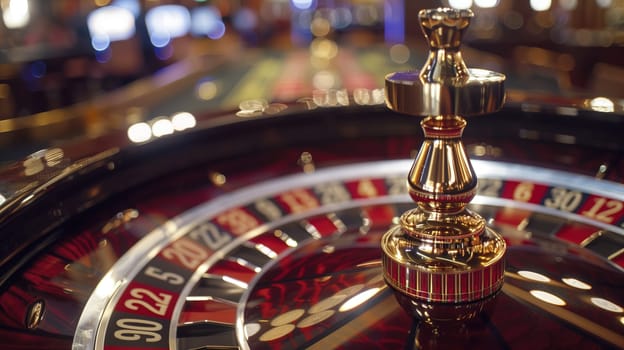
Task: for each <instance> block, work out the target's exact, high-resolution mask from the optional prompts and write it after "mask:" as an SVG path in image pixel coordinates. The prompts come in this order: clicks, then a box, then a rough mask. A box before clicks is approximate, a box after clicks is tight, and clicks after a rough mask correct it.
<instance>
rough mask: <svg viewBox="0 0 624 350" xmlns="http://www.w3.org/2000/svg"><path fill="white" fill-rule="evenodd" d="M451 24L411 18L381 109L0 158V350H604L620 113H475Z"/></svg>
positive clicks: (257, 106)
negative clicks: (414, 68) (425, 47)
mask: <svg viewBox="0 0 624 350" xmlns="http://www.w3.org/2000/svg"><path fill="white" fill-rule="evenodd" d="M470 17H471V14H470V12H468V11H451V10H433V11H425V12H423V15H422V17H421V18H420V20H421V22H422V23H423V25H424V27H425V28H428V29H429V32H427V33H428V35H429V39H430V44H431V47H432V48H431V52H430V57H429V60H428V61H427V63H426V64H425V67H424V68H423V70H421V72H419V73H418V72H417V73H410V72H407V73H396V74H392V75H389V76H388V78H387V80H386V84H387V86H386V91H387V104H388V106H389V107H390V109H389V108H387V107H386V106H383V105H378V104H372V103H371V105H367V106H353V105H350V106H338V105H341V104H339V103H335V104H332V106H330V107H323V105H325V106H327V103H325V104H322V103H318V102H319V98H320V97H319V96H314V97H311V98H303V99H300V100H298V101H297V102H296V103H293V104H279V103H273V104H268V103H263V102H261V101H246V102H243V103H241V105H240V106H241V110H240V111H237V112H234V113H226V114H219V115H212V114H209V113H206V116H204V117H201V116H200V117H199V118H198V120H197V121H195V120H194V119H193V120H191V119H182V120H183V121H182V122H181V124H176V125H177V126H179V127H176V128H175V129H176V130H178V129H180V131H176V132H173V130H172V131H171V133H172V134H171V135H165V136H164V137H161V138H157V139H153V140H151V141H150V140H147V139H139V140H137V139H136V138H133V137H132V135H131V133H128V134H126V133H125V132H124V133H112V134H110V135H106V136H103V137H101V138H99V139H97V140H92V141H90V142H83V143H78V144H74V145H68V146H67V147H63V148H60V147H56V148H48V149H45V150H42V151H39V152H36V153H34V154H32V155H30V156H29V157H27V158H26V159H25V160H23V161H21V162H19V163H13V164H11V165H9V166H8V167H7V168H6V169H4V170H3V171H2V173H1V174H0V179H1V180H2V181H1V182H0V186H2V187H1V188H0V193H1V194H2V197H0V198H1V199H2V204H1V206H0V213H1V214H2V216H1V217H0V235H1V237H2V242H3V243H2V245H1V246H0V305H1V307H0V340H1V342H2V344H3V348H6V349H41V348H44V349H70V348H71V349H106V350H118V349H301V348H312V349H317V348H341V349H352V348H371V349H389V348H392V349H396V348H399V349H403V348H404V349H421V348H423V349H425V348H427V349H428V348H440V349H448V348H499V349H527V348H531V349H553V348H561V349H563V348H566V349H568V348H572V347H576V348H583V349H611V348H623V347H624V335H623V334H624V294H623V293H622V290H623V288H624V272H623V271H622V267H624V236H623V235H624V187H623V186H622V185H621V181H622V179H624V158H622V155H624V145H623V144H622V141H621V136H620V133H621V132H620V130H621V128H622V125H624V117H623V116H621V115H618V114H617V113H603V112H599V111H595V110H591V109H587V108H584V107H583V105H579V104H576V105H574V104H572V103H571V101H568V100H563V99H551V100H550V101H546V100H544V99H541V100H540V99H534V100H531V99H530V98H529V97H528V96H515V95H510V99H509V101H508V104H507V107H504V108H503V109H502V110H500V111H497V110H498V109H499V107H500V105H501V104H502V101H503V96H504V94H503V93H502V87H503V80H504V78H503V77H502V75H500V74H497V73H492V72H486V71H479V70H470V71H469V70H467V69H466V68H465V66H463V61H462V59H461V54H460V53H459V51H458V48H459V39H461V33H462V31H463V30H464V29H465V27H466V26H467V24H468V22H469V18H470ZM464 74H468V75H464ZM423 76H425V78H423ZM427 79H429V80H427ZM332 94H333V95H332ZM330 95H331V96H330ZM324 97H325V98H329V99H340V98H345V96H342V97H340V96H339V95H338V94H336V93H335V92H327V95H325V96H324ZM348 98H349V96H347V99H348ZM514 98H515V100H514ZM373 100H374V99H371V101H373ZM536 101H540V103H538V102H536ZM346 104H348V103H346ZM409 114H424V115H428V116H429V117H427V118H425V119H424V121H423V122H422V123H421V125H422V128H423V130H424V131H425V136H424V138H423V136H422V135H423V134H422V131H421V130H420V129H421V125H418V123H416V122H415V120H416V119H417V118H415V117H414V116H413V115H409ZM472 114H484V115H480V116H477V117H474V118H473V117H472V116H471V115H472ZM463 115H466V116H470V117H469V118H466V119H468V120H469V122H470V125H469V126H468V128H467V129H466V132H465V135H464V136H463V143H465V144H466V145H467V147H466V149H467V150H468V153H470V154H472V155H473V157H474V158H476V159H474V160H473V161H472V163H470V161H468V158H467V157H466V156H465V155H466V152H465V151H464V146H463V143H462V141H461V139H462V130H463V127H464V126H465V120H464V118H462V117H461V116H463ZM437 117H439V118H437ZM180 125H181V126H180ZM152 126H153V125H152ZM172 128H173V126H172ZM182 129H186V130H182ZM152 130H155V129H152ZM129 136H130V137H129ZM133 139H134V140H135V141H132V140H133ZM421 143H422V144H423V147H422V148H420V147H421V146H420V145H421ZM418 148H420V151H419V152H418V155H416V160H415V161H412V160H411V159H409V157H410V156H413V155H415V153H416V152H414V151H415V150H417V149H418ZM412 158H413V157H412ZM412 163H413V165H412ZM471 164H472V165H471ZM410 167H411V169H412V170H411V171H410ZM408 172H409V175H408ZM475 174H476V176H478V178H479V185H478V186H477V185H476V176H475ZM406 175H408V180H407V183H408V186H406ZM592 175H594V176H592ZM472 197H474V199H472ZM471 199H472V200H471ZM414 201H416V202H417V203H414ZM466 205H468V207H469V208H470V209H469V210H466V209H464V206H466ZM415 208H417V209H415ZM473 212H478V213H479V215H476V214H474V215H473V214H472V213H473ZM403 213H405V214H403ZM423 218H424V219H423ZM485 224H487V228H486V227H485ZM393 249H394V250H393Z"/></svg>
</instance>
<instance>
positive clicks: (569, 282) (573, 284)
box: [561, 277, 592, 290]
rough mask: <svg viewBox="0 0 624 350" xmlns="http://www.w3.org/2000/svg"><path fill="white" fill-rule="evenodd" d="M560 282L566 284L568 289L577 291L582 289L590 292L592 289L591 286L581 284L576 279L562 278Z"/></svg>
mask: <svg viewBox="0 0 624 350" xmlns="http://www.w3.org/2000/svg"><path fill="white" fill-rule="evenodd" d="M561 281H563V283H565V284H567V285H568V286H570V287H573V288H577V289H582V290H590V289H592V286H591V285H589V284H587V283H585V282H583V281H579V280H577V279H576V278H571V277H569V278H562V279H561Z"/></svg>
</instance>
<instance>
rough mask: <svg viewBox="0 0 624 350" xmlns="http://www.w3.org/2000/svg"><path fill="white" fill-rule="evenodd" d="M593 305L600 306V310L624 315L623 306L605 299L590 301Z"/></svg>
mask: <svg viewBox="0 0 624 350" xmlns="http://www.w3.org/2000/svg"><path fill="white" fill-rule="evenodd" d="M589 300H590V301H591V303H592V304H594V305H596V306H598V307H599V308H601V309H603V310H607V311H611V312H615V313H623V312H624V308H622V306H620V305H617V304H615V303H614V302H612V301H609V300H607V299H604V298H598V297H592V298H590V299H589Z"/></svg>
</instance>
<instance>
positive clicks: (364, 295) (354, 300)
mask: <svg viewBox="0 0 624 350" xmlns="http://www.w3.org/2000/svg"><path fill="white" fill-rule="evenodd" d="M380 290H381V287H377V288H370V289H367V290H365V291H363V292H360V293H358V294H356V295H354V296H353V297H351V298H349V300H347V301H346V302H345V303H344V304H342V306H340V308H339V309H338V311H340V312H346V311H349V310H353V309H355V308H356V307H358V306H360V305H362V304H364V303H365V302H366V301H368V300H369V299H370V298H372V297H374V296H375V295H376V294H377V293H379V291H380Z"/></svg>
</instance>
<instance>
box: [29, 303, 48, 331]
mask: <svg viewBox="0 0 624 350" xmlns="http://www.w3.org/2000/svg"><path fill="white" fill-rule="evenodd" d="M44 315H45V301H43V300H37V301H35V302H33V303H32V304H31V305H30V306H29V307H28V311H27V315H26V320H25V321H26V328H28V329H36V328H37V327H39V324H40V323H41V320H42V319H43V317H44Z"/></svg>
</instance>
